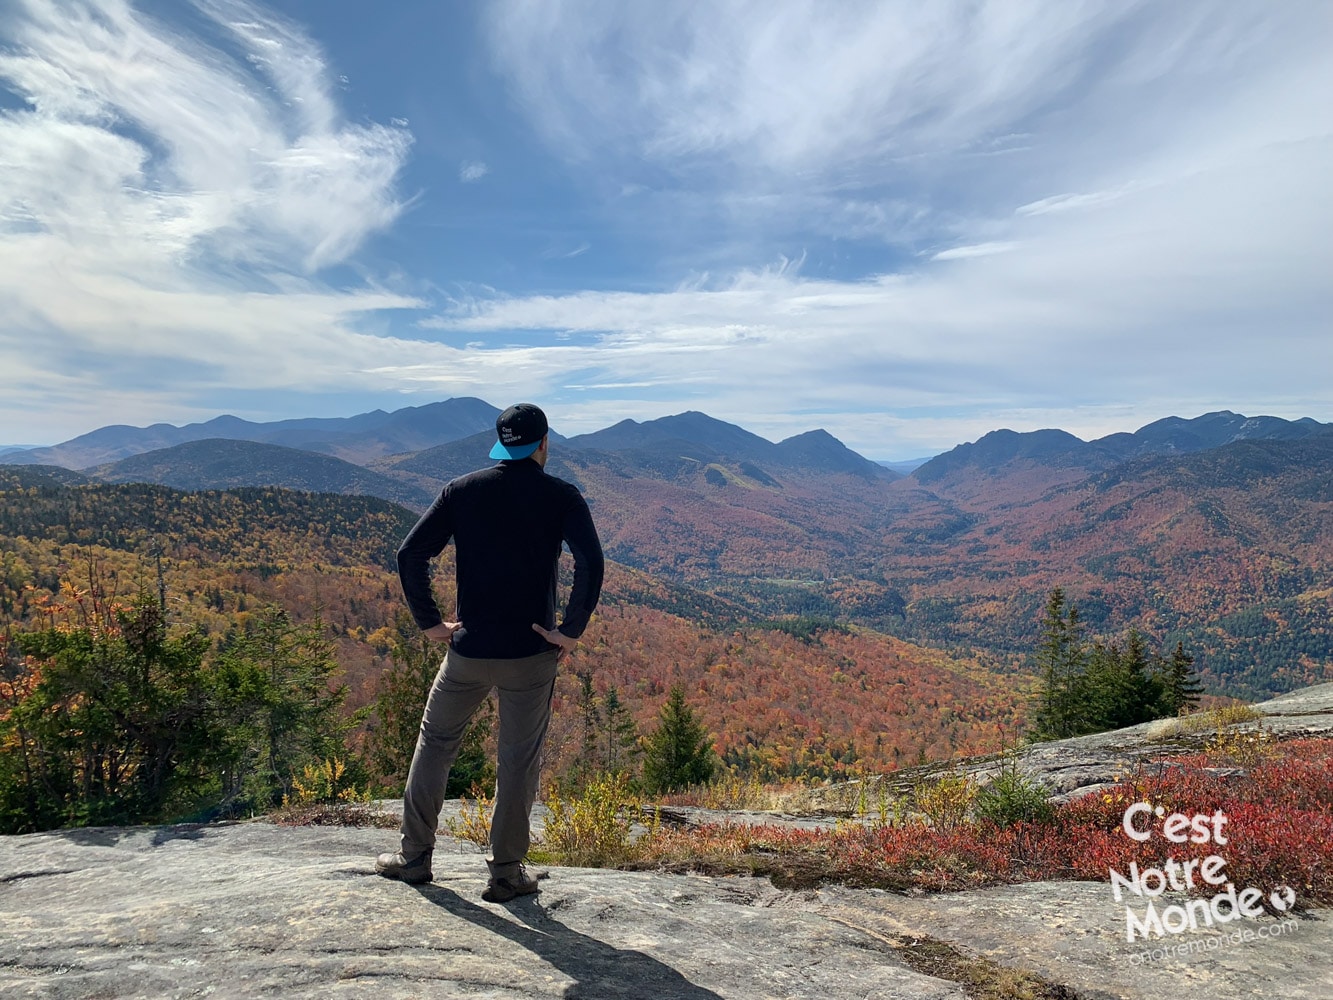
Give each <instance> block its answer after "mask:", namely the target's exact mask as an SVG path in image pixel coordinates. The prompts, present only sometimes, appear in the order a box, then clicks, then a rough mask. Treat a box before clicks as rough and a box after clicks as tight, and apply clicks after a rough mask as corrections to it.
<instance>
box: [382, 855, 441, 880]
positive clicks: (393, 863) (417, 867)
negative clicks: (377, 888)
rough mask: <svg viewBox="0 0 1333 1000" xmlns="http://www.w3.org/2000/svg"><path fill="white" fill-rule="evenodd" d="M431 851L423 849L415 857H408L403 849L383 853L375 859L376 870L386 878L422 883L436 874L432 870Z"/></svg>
mask: <svg viewBox="0 0 1333 1000" xmlns="http://www.w3.org/2000/svg"><path fill="white" fill-rule="evenodd" d="M430 855H431V852H430V851H422V852H421V853H420V854H418V855H417V856H416V857H415V858H406V857H404V856H403V852H402V851H394V852H393V853H392V854H381V855H380V856H379V857H378V858H376V859H375V871H377V872H378V873H379V874H381V875H383V876H384V877H385V878H396V879H398V881H400V882H406V883H407V884H408V885H421V884H422V883H423V882H429V881H430V880H431V879H432V878H434V877H435V876H434V875H432V874H431V870H430Z"/></svg>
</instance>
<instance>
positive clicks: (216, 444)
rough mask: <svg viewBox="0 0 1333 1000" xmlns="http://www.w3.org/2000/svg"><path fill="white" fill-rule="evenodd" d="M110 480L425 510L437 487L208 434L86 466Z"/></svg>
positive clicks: (321, 457)
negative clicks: (292, 493) (300, 493)
mask: <svg viewBox="0 0 1333 1000" xmlns="http://www.w3.org/2000/svg"><path fill="white" fill-rule="evenodd" d="M85 474H86V475H87V476H88V477H89V478H90V479H95V480H100V481H102V482H106V483H154V484H157V485H159V486H170V487H172V488H174V489H178V490H218V489H230V488H233V487H242V486H277V487H281V488H282V489H288V490H305V491H308V492H312V493H343V494H348V495H355V496H373V497H379V498H381V499H383V500H389V501H391V502H393V503H397V504H400V505H402V506H404V507H409V508H411V509H414V510H424V509H425V508H426V507H428V506H430V503H431V501H432V500H433V499H434V498H435V492H436V491H428V490H425V489H422V488H419V487H416V486H413V485H412V484H411V483H405V482H403V481H401V480H396V479H390V478H388V477H387V476H382V475H380V474H378V473H376V472H372V471H371V470H370V469H367V468H364V467H362V466H360V465H353V464H352V463H351V462H344V461H343V460H342V459H339V458H334V457H333V456H332V455H319V454H316V453H314V452H311V451H304V450H302V449H299V448H287V447H284V446H282V445H276V444H261V443H258V442H254V441H240V440H228V439H223V438H209V439H206V440H203V441H191V442H188V443H186V444H178V445H175V446H173V447H171V448H162V449H160V450H158V451H148V452H144V453H142V454H139V455H134V456H131V457H130V458H124V459H121V460H120V461H119V462H112V463H110V464H108V465H99V466H94V467H93V468H91V469H87V470H85Z"/></svg>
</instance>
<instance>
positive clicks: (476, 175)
mask: <svg viewBox="0 0 1333 1000" xmlns="http://www.w3.org/2000/svg"><path fill="white" fill-rule="evenodd" d="M490 172H491V168H490V167H488V166H487V165H486V164H485V163H484V162H482V161H481V160H465V161H464V162H463V163H461V164H460V165H459V167H458V179H459V180H460V181H462V182H463V183H464V184H471V183H473V182H474V181H479V180H481V179H482V178H483V177H485V176H486V175H487V174H489V173H490Z"/></svg>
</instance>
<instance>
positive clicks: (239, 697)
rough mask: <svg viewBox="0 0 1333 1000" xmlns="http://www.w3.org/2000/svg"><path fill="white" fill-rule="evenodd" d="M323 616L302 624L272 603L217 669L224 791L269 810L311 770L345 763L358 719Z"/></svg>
mask: <svg viewBox="0 0 1333 1000" xmlns="http://www.w3.org/2000/svg"><path fill="white" fill-rule="evenodd" d="M324 631H325V630H324V623H323V620H322V618H320V616H319V615H318V613H316V616H315V618H314V620H313V621H311V622H310V623H308V624H304V625H301V624H297V623H295V622H293V621H292V620H291V617H290V616H289V615H288V614H287V612H286V611H284V610H283V609H282V608H280V607H277V606H276V605H269V606H267V607H265V608H263V609H262V610H261V611H260V612H258V613H257V614H254V615H252V616H251V618H250V619H249V620H248V621H247V622H246V627H245V631H244V632H241V633H237V634H233V635H231V636H229V637H228V638H227V641H226V642H225V643H224V645H223V648H222V650H221V652H220V654H219V656H218V662H217V664H216V665H215V669H214V671H213V677H214V682H215V685H216V690H217V692H218V699H217V704H218V708H219V710H220V712H221V714H222V716H223V726H222V728H223V731H224V733H225V736H224V743H225V754H226V756H227V758H228V763H229V767H228V769H227V774H226V787H225V788H224V793H225V795H226V797H227V798H229V799H230V798H234V797H239V798H240V799H241V800H243V801H244V802H245V803H246V804H248V805H249V806H250V807H252V808H260V809H264V808H268V807H269V806H271V805H277V804H278V803H279V802H281V801H282V798H283V796H284V795H287V794H289V793H290V792H291V790H292V778H293V776H296V775H299V774H300V773H301V770H302V768H303V767H305V765H307V764H310V765H315V766H318V765H320V764H322V763H323V762H324V761H326V760H330V759H333V758H335V757H337V758H346V756H347V748H346V743H345V742H344V740H345V737H346V734H347V731H348V730H349V729H350V728H351V725H352V724H353V720H349V719H347V718H345V717H344V716H343V713H342V711H341V710H342V705H343V701H344V699H345V697H346V687H345V686H342V685H339V686H333V685H332V683H331V681H332V678H333V676H334V675H335V673H336V672H337V670H338V662H337V660H336V659H335V658H334V655H333V644H332V643H331V642H330V641H329V639H328V637H327V636H326V635H325V634H324Z"/></svg>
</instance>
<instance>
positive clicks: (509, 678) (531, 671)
mask: <svg viewBox="0 0 1333 1000" xmlns="http://www.w3.org/2000/svg"><path fill="white" fill-rule="evenodd" d="M556 652H557V651H556V650H551V651H550V652H547V653H538V654H537V655H536V656H525V657H523V658H522V659H517V660H476V659H470V658H468V657H466V656H459V655H458V654H457V653H455V652H454V651H453V650H452V649H450V650H449V653H448V655H447V656H446V657H445V659H444V663H443V664H442V665H441V667H440V672H439V673H438V674H436V676H435V683H434V684H433V685H432V686H431V689H430V697H429V698H427V700H426V711H425V713H424V714H423V715H422V717H421V735H420V736H418V737H417V749H416V752H415V753H414V754H413V755H412V767H411V770H409V771H408V774H407V788H406V789H405V790H404V792H403V825H402V841H401V850H402V852H403V856H404V857H407V858H412V857H416V856H417V855H418V854H420V853H421V852H422V851H428V850H432V849H433V848H434V847H435V830H436V827H437V826H438V825H439V821H440V807H441V806H442V805H443V804H444V789H445V785H446V784H448V781H449V768H450V767H452V766H453V763H454V758H455V757H457V756H458V747H459V744H460V743H461V742H462V739H463V733H464V731H466V729H467V724H468V721H469V720H470V719H471V718H472V715H473V713H474V712H476V710H477V709H478V708H480V707H481V703H482V702H483V701H485V700H486V696H487V695H488V694H490V692H491V690H492V689H495V690H496V691H497V692H498V693H499V698H500V736H499V750H498V753H497V755H496V756H497V760H496V781H495V810H494V812H493V813H492V814H491V856H490V858H489V859H488V861H487V863H488V864H489V865H490V868H491V875H492V876H493V877H495V878H503V877H505V876H508V875H513V874H516V873H517V870H518V866H519V864H520V863H521V862H522V861H523V859H524V858H525V857H527V854H528V843H529V837H530V836H531V834H530V831H529V828H528V822H529V820H530V818H531V816H532V803H533V801H534V800H535V799H536V797H537V777H538V772H539V771H540V769H541V752H542V743H543V741H544V740H545V739H546V727H547V725H548V724H549V723H550V721H551V694H552V692H553V691H554V690H555V673H556Z"/></svg>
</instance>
